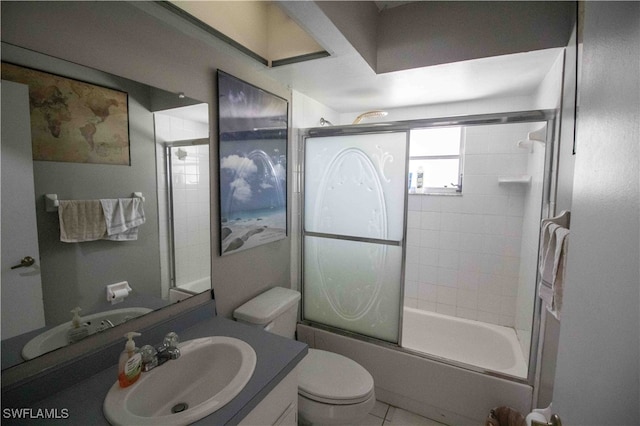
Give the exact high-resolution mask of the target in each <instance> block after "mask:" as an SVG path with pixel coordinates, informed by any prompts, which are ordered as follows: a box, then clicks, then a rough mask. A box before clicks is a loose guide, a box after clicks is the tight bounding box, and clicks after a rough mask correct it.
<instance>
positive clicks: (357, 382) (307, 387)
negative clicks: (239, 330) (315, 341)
mask: <svg viewBox="0 0 640 426" xmlns="http://www.w3.org/2000/svg"><path fill="white" fill-rule="evenodd" d="M299 303H300V293H299V292H297V291H295V290H290V289H286V288H282V287H275V288H272V289H271V290H267V291H266V292H264V293H262V294H260V295H258V296H257V297H255V298H253V299H251V300H249V301H248V302H247V303H245V304H244V305H242V306H240V307H239V308H237V309H236V310H235V311H234V313H233V316H234V318H235V319H236V320H237V321H239V322H243V323H246V324H250V325H252V326H256V327H260V328H263V329H265V330H266V331H269V332H271V333H275V334H278V335H281V336H284V337H287V338H291V339H292V338H294V336H295V326H296V322H297V312H298V305H299ZM298 370H299V373H298V374H299V375H298V414H299V417H300V423H301V424H304V425H308V424H323V425H340V424H343V425H346V424H354V423H358V422H359V421H360V420H361V419H363V418H364V417H365V416H366V415H367V414H368V413H369V412H370V411H371V409H372V408H373V406H374V405H375V402H376V398H375V393H374V383H373V377H371V374H370V373H369V372H368V371H367V370H366V369H365V368H364V367H362V366H361V365H360V364H358V363H357V362H355V361H353V360H352V359H349V358H347V357H345V356H343V355H340V354H336V353H333V352H328V351H323V350H318V349H309V353H308V354H307V355H306V356H305V357H304V359H303V360H302V361H301V362H300V364H299V368H298Z"/></svg>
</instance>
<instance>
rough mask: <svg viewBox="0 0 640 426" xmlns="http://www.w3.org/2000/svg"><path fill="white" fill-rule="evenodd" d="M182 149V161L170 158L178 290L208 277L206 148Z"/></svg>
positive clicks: (207, 168) (207, 178) (207, 149)
mask: <svg viewBox="0 0 640 426" xmlns="http://www.w3.org/2000/svg"><path fill="white" fill-rule="evenodd" d="M181 149H183V150H185V151H186V152H187V156H186V157H185V158H184V160H180V159H179V158H178V157H176V156H172V158H171V162H172V169H173V173H172V178H173V197H174V198H173V199H174V203H173V214H174V217H173V226H174V231H175V233H174V236H175V240H174V247H175V256H176V259H175V260H176V271H175V272H176V285H177V286H179V285H181V284H185V283H189V282H192V281H196V280H198V279H200V278H205V277H208V276H210V274H211V271H210V270H211V249H210V240H209V235H210V221H209V146H208V145H194V146H185V147H182V148H181Z"/></svg>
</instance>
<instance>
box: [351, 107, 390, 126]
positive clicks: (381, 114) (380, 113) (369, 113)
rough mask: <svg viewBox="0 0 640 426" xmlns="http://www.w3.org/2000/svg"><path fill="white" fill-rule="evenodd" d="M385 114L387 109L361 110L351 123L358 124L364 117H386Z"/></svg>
mask: <svg viewBox="0 0 640 426" xmlns="http://www.w3.org/2000/svg"><path fill="white" fill-rule="evenodd" d="M387 114H388V112H387V111H380V110H376V111H367V112H363V113H362V114H360V115H359V116H357V117H356V119H355V120H353V124H358V123H360V122H361V121H362V120H363V119H365V118H374V117H386V116H387Z"/></svg>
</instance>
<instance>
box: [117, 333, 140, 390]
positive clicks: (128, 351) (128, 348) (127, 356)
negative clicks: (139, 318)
mask: <svg viewBox="0 0 640 426" xmlns="http://www.w3.org/2000/svg"><path fill="white" fill-rule="evenodd" d="M140 335H141V334H140V333H136V332H135V331H130V332H129V333H127V334H125V335H124V337H125V338H126V339H127V344H126V345H125V347H124V351H122V353H121V354H120V361H119V363H118V382H119V383H120V387H121V388H126V387H127V386H129V385H132V384H133V383H134V382H135V381H136V380H138V378H139V377H140V373H141V372H142V355H141V354H140V349H138V348H136V343H135V342H134V341H133V338H134V337H136V336H140Z"/></svg>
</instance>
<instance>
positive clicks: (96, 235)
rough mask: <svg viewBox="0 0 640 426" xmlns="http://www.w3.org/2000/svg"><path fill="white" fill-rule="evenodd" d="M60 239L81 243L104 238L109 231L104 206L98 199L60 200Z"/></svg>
mask: <svg viewBox="0 0 640 426" xmlns="http://www.w3.org/2000/svg"><path fill="white" fill-rule="evenodd" d="M59 203H60V204H59V206H58V218H59V219H60V241H63V242H65V243H80V242H84V241H95V240H100V239H102V238H103V237H104V236H105V235H106V233H107V227H106V224H105V220H104V213H103V210H102V206H101V204H100V202H99V201H98V200H60V201H59Z"/></svg>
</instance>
